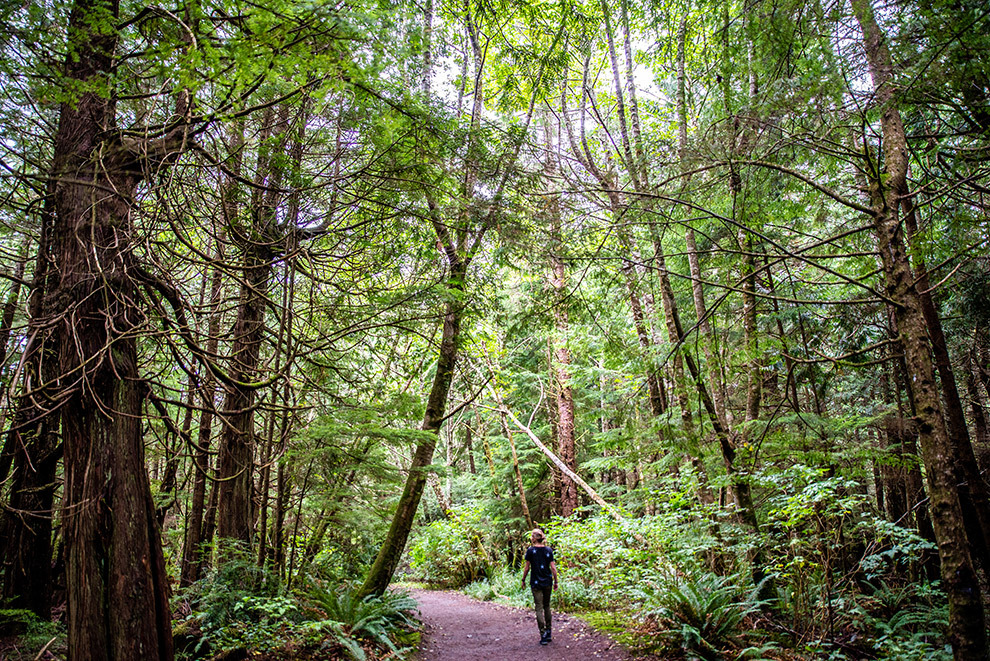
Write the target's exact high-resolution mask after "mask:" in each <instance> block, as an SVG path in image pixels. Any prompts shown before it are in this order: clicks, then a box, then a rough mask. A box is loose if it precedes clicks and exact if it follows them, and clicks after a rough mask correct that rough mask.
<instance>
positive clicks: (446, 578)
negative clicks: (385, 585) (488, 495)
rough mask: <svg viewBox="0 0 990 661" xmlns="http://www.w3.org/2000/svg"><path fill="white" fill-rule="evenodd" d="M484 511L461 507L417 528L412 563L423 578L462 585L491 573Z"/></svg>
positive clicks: (410, 560) (416, 572) (414, 569)
mask: <svg viewBox="0 0 990 661" xmlns="http://www.w3.org/2000/svg"><path fill="white" fill-rule="evenodd" d="M486 528H487V526H486V525H485V520H484V516H483V512H482V510H481V509H480V508H477V507H469V506H464V507H458V508H455V509H454V510H452V511H451V512H449V518H445V519H440V520H437V521H434V522H432V523H430V524H429V525H427V526H425V527H424V528H421V529H420V530H418V531H417V532H416V537H415V539H414V540H413V541H412V543H411V544H410V546H409V565H410V568H411V570H412V572H413V574H414V575H415V576H416V578H419V579H421V580H424V581H427V582H431V583H439V584H442V585H449V586H457V587H459V586H463V585H467V584H468V583H470V582H472V581H475V580H477V579H478V577H480V576H486V575H488V573H489V571H490V570H491V566H492V560H491V557H490V556H489V552H488V550H487V548H486V543H485V541H486V537H487V534H486V532H485V531H486Z"/></svg>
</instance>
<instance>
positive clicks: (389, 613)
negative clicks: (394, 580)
mask: <svg viewBox="0 0 990 661" xmlns="http://www.w3.org/2000/svg"><path fill="white" fill-rule="evenodd" d="M306 597H307V600H308V602H309V603H310V605H311V606H312V607H313V608H314V609H316V610H317V611H319V612H320V613H321V614H322V619H320V620H316V621H310V622H308V623H306V624H305V625H304V627H303V630H304V631H306V632H308V633H309V634H310V635H312V634H315V633H319V632H329V633H331V634H332V635H333V638H334V640H336V641H337V642H338V643H339V644H340V645H341V646H342V647H343V648H344V650H345V651H346V652H347V654H348V655H349V656H350V657H351V658H353V659H355V661H364V659H365V654H364V652H363V650H362V649H361V647H360V645H359V643H358V641H360V640H367V641H371V642H372V643H375V644H377V645H379V646H380V647H382V648H384V649H387V650H389V651H390V652H391V653H392V654H394V655H395V656H396V657H398V658H402V657H403V654H404V653H405V650H403V649H400V648H399V647H398V646H396V644H395V641H394V638H395V633H396V632H397V631H400V630H402V629H407V630H408V629H411V628H414V627H415V621H414V620H413V619H412V616H411V612H412V611H413V610H414V609H415V608H416V601H415V600H414V599H413V598H412V597H410V596H409V595H408V594H407V593H404V592H386V593H385V594H383V595H382V596H380V597H379V596H375V595H368V596H366V597H364V598H363V599H362V598H359V597H358V596H357V591H356V590H354V589H341V590H332V589H330V588H327V587H325V586H323V585H320V584H318V583H314V584H313V585H312V586H311V587H310V589H309V590H308V592H307V595H306Z"/></svg>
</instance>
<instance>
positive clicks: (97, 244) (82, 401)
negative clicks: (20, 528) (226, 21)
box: [51, 0, 173, 661]
mask: <svg viewBox="0 0 990 661" xmlns="http://www.w3.org/2000/svg"><path fill="white" fill-rule="evenodd" d="M117 16H118V6H117V4H116V2H114V1H112V0H111V1H107V0H77V2H76V3H75V4H74V5H73V8H72V11H71V14H70V17H69V27H68V43H69V49H68V50H69V52H68V55H67V57H66V63H65V76H66V78H67V79H68V80H70V81H73V82H74V83H75V84H76V85H78V86H79V87H80V88H81V89H83V90H84V91H83V92H81V93H80V94H79V96H78V98H76V99H73V100H72V101H66V102H63V104H62V106H61V108H60V116H59V125H58V131H57V134H56V138H55V152H54V178H55V211H56V213H55V229H54V234H53V240H54V242H53V255H54V260H55V267H56V269H57V271H58V276H57V278H58V285H57V289H56V291H55V292H54V293H53V299H52V303H51V310H52V312H53V314H55V315H57V316H56V319H57V320H58V327H57V330H56V332H57V333H58V335H59V371H60V389H61V391H62V398H63V400H62V401H63V404H62V408H61V413H62V434H63V440H64V446H65V451H64V452H65V463H64V472H65V487H64V500H63V511H62V521H63V526H64V534H65V545H66V585H67V588H68V604H67V613H66V619H67V622H68V642H69V658H70V659H71V660H72V661H90V660H92V661H106V660H113V661H131V660H133V659H161V660H171V659H172V658H173V650H172V628H171V613H170V610H169V604H168V583H167V576H166V574H165V562H164V559H163V556H162V549H161V541H160V538H159V532H158V526H157V523H156V521H155V509H154V502H153V501H152V498H151V491H150V486H149V483H148V476H147V473H146V472H145V464H144V443H143V438H142V432H141V419H142V402H143V400H144V385H143V384H142V382H141V380H140V376H139V374H138V356H137V342H136V333H137V332H138V331H139V329H140V327H141V325H142V322H143V320H142V318H141V315H140V314H139V310H138V309H137V307H136V305H135V294H136V285H135V280H134V274H135V271H136V264H135V259H134V256H133V254H132V253H131V247H132V245H133V244H134V238H133V236H132V234H133V231H134V230H133V227H132V224H131V218H130V211H131V204H132V201H133V196H134V194H135V192H136V189H137V186H138V184H139V183H140V182H141V180H142V179H143V172H144V168H145V167H148V166H150V165H152V163H150V162H148V161H149V158H150V156H149V151H148V149H147V147H148V145H141V146H140V148H137V149H135V148H134V147H133V146H130V145H128V144H127V143H126V142H125V141H124V139H122V138H120V137H119V136H118V135H117V134H116V132H115V130H114V129H115V114H116V108H115V105H114V102H113V100H112V97H110V98H106V97H104V96H102V95H100V94H98V93H96V92H94V91H91V90H93V89H95V88H97V87H99V85H97V83H98V82H99V81H102V80H107V79H108V78H109V77H110V76H111V73H112V71H113V56H114V51H115V49H116V44H117V34H116V28H115V27H114V25H115V24H116V21H117Z"/></svg>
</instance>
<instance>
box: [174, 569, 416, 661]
mask: <svg viewBox="0 0 990 661" xmlns="http://www.w3.org/2000/svg"><path fill="white" fill-rule="evenodd" d="M221 567H222V568H221V569H220V570H215V571H213V572H211V573H210V574H209V575H208V576H207V577H206V578H204V579H203V580H201V581H199V582H198V583H196V584H194V585H193V586H192V587H191V588H190V589H189V590H188V591H186V592H185V593H183V594H181V595H179V598H181V599H185V600H188V601H189V603H190V606H191V607H192V613H191V614H190V616H189V617H188V618H187V619H186V621H185V623H184V628H185V629H186V630H189V629H195V630H197V631H198V633H199V636H198V642H196V643H195V644H191V645H187V646H186V648H185V649H180V650H179V652H180V657H181V656H191V657H192V658H196V656H197V655H200V654H202V653H203V652H204V650H207V649H210V650H213V651H218V650H229V649H234V648H239V647H242V648H245V649H248V650H253V651H255V652H270V651H276V650H280V649H284V648H289V647H303V648H306V649H313V650H322V651H325V652H329V653H336V652H338V651H342V652H343V653H344V654H346V655H347V657H348V658H351V659H354V660H355V661H364V660H365V659H366V658H367V656H368V655H367V653H366V649H365V648H366V647H367V646H368V645H370V646H371V647H373V648H376V649H381V650H385V651H387V652H388V653H390V654H392V655H393V656H395V657H396V658H402V656H403V654H404V653H405V648H406V644H405V643H400V642H398V641H400V640H404V639H405V638H407V637H408V636H407V635H406V634H408V633H409V632H412V631H414V630H415V629H416V623H415V620H414V619H413V617H412V611H413V610H414V609H415V608H416V602H415V600H413V599H412V598H411V597H410V596H409V595H408V594H406V593H401V592H388V593H386V594H385V595H383V596H381V597H376V596H369V597H366V598H364V599H360V598H358V597H357V594H356V591H355V590H353V589H350V588H346V587H345V588H341V589H337V590H335V589H331V588H329V587H326V586H325V585H324V584H322V583H320V582H318V581H309V582H307V583H306V587H305V588H304V589H302V590H297V591H289V590H287V589H286V588H285V586H284V585H282V584H281V582H280V581H279V580H278V579H277V577H275V576H274V575H272V574H271V573H270V572H267V571H265V570H261V569H258V568H257V567H254V566H253V565H251V564H250V562H249V561H247V560H246V559H243V558H240V559H238V558H237V557H236V556H235V557H232V558H231V559H230V560H229V561H228V562H226V563H224V564H222V565H221ZM369 649H370V648H369Z"/></svg>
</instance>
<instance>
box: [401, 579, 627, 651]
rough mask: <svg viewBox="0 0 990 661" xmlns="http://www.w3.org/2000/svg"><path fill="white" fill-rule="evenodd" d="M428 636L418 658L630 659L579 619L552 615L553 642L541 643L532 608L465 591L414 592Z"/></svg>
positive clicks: (619, 648)
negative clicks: (472, 595) (484, 598)
mask: <svg viewBox="0 0 990 661" xmlns="http://www.w3.org/2000/svg"><path fill="white" fill-rule="evenodd" d="M411 593H412V596H413V598H415V599H416V601H418V602H419V610H420V614H421V617H422V620H423V636H422V640H421V644H420V651H419V656H417V657H416V659H417V661H582V660H583V659H590V660H598V661H626V660H628V659H630V658H631V657H630V656H629V654H628V653H627V652H626V651H625V650H624V649H623V648H622V647H621V646H620V645H619V644H618V643H616V642H614V641H612V640H611V639H609V638H608V637H607V636H605V635H604V634H601V633H599V632H597V631H595V630H594V629H592V628H591V627H589V626H588V625H586V624H584V623H583V622H581V621H580V620H579V619H577V618H575V617H570V616H568V615H564V614H558V613H556V612H554V614H553V642H552V643H550V644H549V645H546V646H543V645H540V632H539V629H537V627H536V616H535V614H534V613H533V611H531V610H524V609H520V608H514V607H511V606H506V605H503V604H498V603H492V602H485V601H477V600H475V599H471V598H470V597H468V596H467V595H464V594H462V593H460V592H450V591H434V590H412V592H411Z"/></svg>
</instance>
